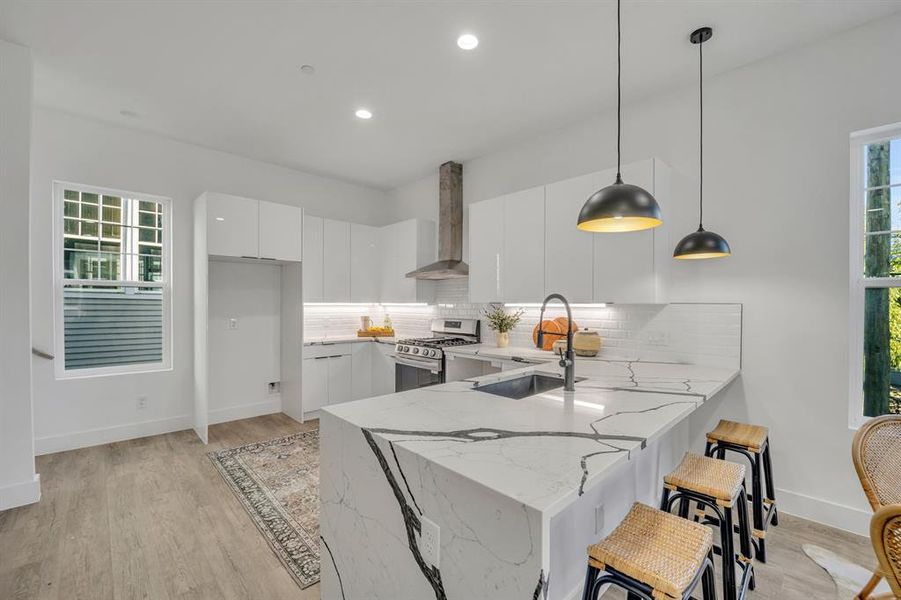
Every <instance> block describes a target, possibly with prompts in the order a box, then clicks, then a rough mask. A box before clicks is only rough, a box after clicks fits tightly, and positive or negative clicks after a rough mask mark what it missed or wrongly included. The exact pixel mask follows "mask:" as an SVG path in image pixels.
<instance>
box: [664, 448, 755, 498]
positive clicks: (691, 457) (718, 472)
mask: <svg viewBox="0 0 901 600" xmlns="http://www.w3.org/2000/svg"><path fill="white" fill-rule="evenodd" d="M663 483H664V485H666V486H668V487H669V488H670V489H673V490H674V489H676V488H682V489H686V490H692V491H694V492H698V493H700V494H704V495H705V496H710V497H712V498H716V499H717V500H719V501H720V502H721V503H722V504H723V505H724V506H731V504H732V500H733V499H734V498H735V497H736V496H737V495H738V492H739V490H740V489H741V486H743V485H744V483H745V467H744V465H740V464H737V463H733V462H728V461H725V460H717V459H715V458H710V457H707V456H701V455H700V454H693V453H691V452H689V453H688V454H686V455H685V457H684V458H683V459H682V462H681V463H680V464H679V466H678V467H676V470H675V471H673V472H672V473H670V474H669V475H667V476H665V477H664V478H663Z"/></svg>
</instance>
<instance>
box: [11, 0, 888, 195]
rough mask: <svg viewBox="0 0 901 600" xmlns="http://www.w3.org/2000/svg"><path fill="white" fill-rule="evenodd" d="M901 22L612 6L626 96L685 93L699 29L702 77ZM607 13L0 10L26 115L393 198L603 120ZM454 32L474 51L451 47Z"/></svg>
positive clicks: (449, 7) (471, 8)
mask: <svg viewBox="0 0 901 600" xmlns="http://www.w3.org/2000/svg"><path fill="white" fill-rule="evenodd" d="M899 9H901V1H899V0H804V1H787V0H781V1H779V0H719V1H712V0H671V1H668V2H664V1H662V0H625V1H624V6H623V29H624V36H625V37H624V43H623V53H624V58H623V61H624V68H625V72H624V76H623V84H624V86H625V89H626V97H627V98H638V97H642V96H646V95H648V94H651V93H654V92H657V91H660V90H662V89H666V88H671V87H675V86H678V85H680V84H684V83H685V82H686V81H690V80H693V79H694V78H695V77H696V71H697V53H696V51H694V48H693V47H692V46H691V44H689V42H688V41H687V36H688V33H689V32H690V31H692V30H693V29H694V28H696V27H698V26H701V25H711V26H713V28H714V39H713V40H712V41H711V42H710V43H709V44H708V45H706V46H705V63H706V68H707V69H708V71H707V72H708V74H714V73H717V72H722V71H724V70H727V69H731V68H734V67H737V66H739V65H742V64H746V63H749V62H752V61H755V60H759V59H761V58H763V57H765V56H768V55H771V54H775V53H778V52H782V51H785V50H786V49H788V48H791V47H795V46H799V45H802V44H805V43H808V42H811V41H813V40H816V39H819V38H823V37H826V36H829V35H831V34H833V33H835V32H837V31H840V30H843V29H848V28H851V27H853V26H855V25H859V24H861V23H863V22H866V21H869V20H871V19H875V18H878V17H881V16H884V15H886V14H888V13H891V12H894V11H896V10H899ZM615 15H616V5H615V3H614V2H613V1H612V0H595V1H590V2H587V1H583V2H564V1H532V2H521V1H518V2H513V1H509V2H497V1H495V2H488V1H483V2H463V1H458V2H450V1H445V2H437V1H432V2H425V1H419V2H362V1H356V2H350V1H346V2H341V1H332V2H268V1H256V2H254V1H247V2H200V1H196V2H188V1H183V2H170V1H165V2H162V1H155V2H145V1H119V2H111V1H79V0H69V1H67V2H39V1H31V2H21V1H15V0H0V37H2V38H5V39H7V40H10V41H13V42H16V43H19V44H24V45H26V46H30V47H31V48H32V49H33V51H34V58H35V101H36V103H37V104H39V105H42V106H49V107H54V108H58V109H62V110H65V111H68V112H72V113H77V114H82V115H87V116H90V117H93V118H96V119H100V120H103V121H109V122H113V123H119V124H122V125H126V126H128V127H134V128H138V129H145V130H149V131H154V132H157V133H160V134H163V135H166V136H169V137H172V138H176V139H180V140H185V141H189V142H193V143H196V144H200V145H203V146H207V147H210V148H216V149H219V150H225V151H228V152H232V153H235V154H239V155H243V156H247V157H252V158H257V159H260V160H264V161H268V162H273V163H278V164H282V165H286V166H290V167H295V168H298V169H303V170H307V171H313V172H317V173H322V174H326V175H331V176H335V177H338V178H341V179H346V180H350V181H356V182H360V183H364V184H367V185H372V186H376V187H380V188H391V187H394V186H397V185H400V184H403V183H406V182H408V181H410V180H413V179H416V178H418V177H420V176H423V175H425V174H427V173H430V172H432V171H433V170H434V169H436V168H437V166H438V165H439V164H440V163H442V162H444V161H446V160H451V159H454V160H466V159H470V158H473V157H476V156H478V155H480V154H483V153H485V152H487V151H490V150H492V149H494V148H497V147H500V146H503V145H505V144H508V143H511V142H513V141H516V140H518V139H523V138H526V137H528V136H531V135H534V134H536V133H539V132H542V131H547V130H550V129H554V128H557V127H560V126H563V125H565V124H568V123H572V122H575V121H578V120H579V119H582V118H585V117H586V116H588V115H590V114H592V113H595V112H598V111H599V110H601V109H602V108H608V107H610V106H612V104H613V102H614V100H615V87H614V84H615V69H616V62H615V60H616V55H615V51H616V46H615V37H614V36H615V31H616V30H615ZM464 31H471V32H473V33H476V34H477V35H478V36H479V39H480V42H481V43H480V45H479V47H478V48H477V49H476V50H474V51H472V52H468V53H467V52H464V51H462V50H460V49H458V48H457V46H456V43H455V40H456V38H457V36H458V35H459V34H460V33H462V32H464ZM303 64H311V65H314V66H315V68H316V73H315V74H314V75H303V74H301V72H300V66H301V65H303ZM360 106H366V107H368V108H370V109H371V110H372V111H373V113H374V115H375V116H374V117H373V119H372V120H370V121H366V122H364V121H360V120H358V119H356V118H355V117H354V110H355V109H356V108H358V107H360ZM123 110H124V111H133V112H135V113H138V115H139V116H138V117H137V118H135V117H125V116H122V115H121V114H120V112H121V111H123Z"/></svg>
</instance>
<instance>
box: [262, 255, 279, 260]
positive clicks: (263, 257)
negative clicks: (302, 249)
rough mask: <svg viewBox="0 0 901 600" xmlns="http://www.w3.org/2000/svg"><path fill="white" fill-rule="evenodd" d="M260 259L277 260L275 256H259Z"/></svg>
mask: <svg viewBox="0 0 901 600" xmlns="http://www.w3.org/2000/svg"><path fill="white" fill-rule="evenodd" d="M260 260H278V259H277V258H269V257H268V256H261V257H260Z"/></svg>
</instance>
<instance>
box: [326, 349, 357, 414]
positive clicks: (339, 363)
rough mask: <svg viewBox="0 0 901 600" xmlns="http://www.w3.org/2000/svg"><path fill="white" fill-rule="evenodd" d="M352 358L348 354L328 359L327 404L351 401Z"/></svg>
mask: <svg viewBox="0 0 901 600" xmlns="http://www.w3.org/2000/svg"><path fill="white" fill-rule="evenodd" d="M352 377H353V357H352V356H351V355H350V354H342V355H339V356H329V358H328V403H329V404H340V403H342V402H349V401H350V400H352V399H353V382H352Z"/></svg>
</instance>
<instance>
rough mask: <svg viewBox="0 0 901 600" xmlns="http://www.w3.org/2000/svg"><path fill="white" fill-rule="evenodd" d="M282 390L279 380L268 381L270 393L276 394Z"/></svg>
mask: <svg viewBox="0 0 901 600" xmlns="http://www.w3.org/2000/svg"><path fill="white" fill-rule="evenodd" d="M281 391H282V383H281V382H280V381H270V382H269V393H270V394H278V393H279V392H281Z"/></svg>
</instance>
